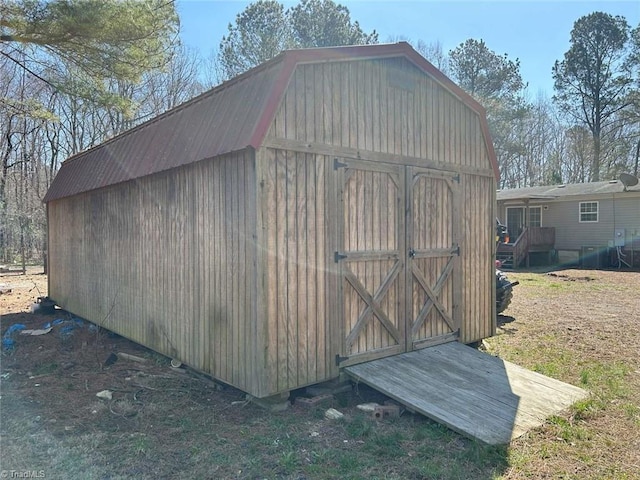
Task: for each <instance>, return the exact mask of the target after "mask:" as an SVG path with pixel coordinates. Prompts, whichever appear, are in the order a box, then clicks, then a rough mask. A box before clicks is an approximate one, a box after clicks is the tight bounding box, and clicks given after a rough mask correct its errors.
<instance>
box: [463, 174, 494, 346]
mask: <svg viewBox="0 0 640 480" xmlns="http://www.w3.org/2000/svg"><path fill="white" fill-rule="evenodd" d="M460 184H461V185H460V187H461V200H460V201H461V203H462V207H461V216H462V218H461V223H462V224H461V227H462V233H461V239H460V257H461V258H460V261H461V264H462V268H461V277H460V281H461V282H462V296H461V298H460V300H461V303H462V304H461V306H460V308H462V309H463V314H462V325H461V341H462V342H464V343H469V342H473V341H476V340H480V339H482V338H487V337H490V336H492V335H494V334H495V329H496V312H495V296H494V295H495V273H494V270H495V266H494V263H493V262H494V259H495V242H496V237H495V180H494V179H492V178H487V177H478V176H471V175H462V176H461V181H460Z"/></svg>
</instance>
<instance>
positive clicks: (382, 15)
mask: <svg viewBox="0 0 640 480" xmlns="http://www.w3.org/2000/svg"><path fill="white" fill-rule="evenodd" d="M334 1H336V0H334ZM250 3H251V2H246V1H240V0H235V1H229V0H225V1H222V0H178V2H177V5H178V12H179V14H180V20H181V26H182V33H181V37H182V40H183V42H184V43H185V44H186V45H188V46H190V47H193V48H196V49H197V50H199V51H200V53H201V54H202V55H203V56H207V55H209V54H210V52H211V51H212V50H213V49H215V48H217V46H218V45H219V44H220V40H221V39H222V36H223V35H225V34H226V33H227V31H228V30H227V26H228V24H229V23H233V22H234V21H235V18H236V15H237V14H238V13H240V12H242V11H243V10H244V9H245V8H246V6H247V5H249V4H250ZM281 3H283V4H284V5H285V7H290V6H293V5H295V4H296V3H298V2H289V1H284V2H281ZM336 3H340V4H342V5H345V6H346V7H347V8H348V9H349V11H350V13H351V19H352V21H353V20H357V21H358V22H359V23H360V26H361V27H362V28H363V30H365V31H366V32H370V31H372V30H374V29H375V30H376V31H377V32H378V34H379V40H380V42H381V43H384V42H387V41H389V39H390V38H391V39H396V38H398V37H404V38H406V39H408V40H411V41H415V42H417V41H418V40H422V41H424V42H425V43H432V42H440V43H441V45H442V47H443V50H444V51H445V52H448V51H449V50H451V49H453V48H455V47H456V46H458V45H459V44H460V43H462V42H464V41H465V40H467V39H468V38H475V39H483V40H484V41H485V43H486V44H487V46H488V47H489V48H490V49H491V50H494V51H495V52H496V53H498V54H505V53H506V54H507V55H508V56H509V58H510V59H516V58H518V59H519V60H520V67H521V73H522V77H523V79H524V81H525V82H528V84H529V89H528V91H529V93H530V94H531V95H532V96H535V95H537V94H538V93H539V92H543V93H545V94H547V95H548V96H551V95H552V94H553V79H552V77H551V67H552V66H553V62H554V61H555V60H560V59H562V57H563V54H564V52H566V51H567V49H568V47H569V37H570V33H571V28H572V27H573V23H574V22H575V21H576V20H577V19H578V18H580V17H581V16H583V15H587V14H589V13H591V12H594V11H603V12H606V13H610V14H612V15H622V16H624V17H625V18H626V19H627V22H629V24H630V25H632V26H637V25H638V24H639V23H640V1H638V0H633V1H631V0H625V1H615V0H611V1H606V0H604V1H603V0H600V1H574V0H565V1H550V0H543V1H537V2H531V1H519V0H510V1H506V0H503V1H487V2H485V1H475V2H470V1H458V0H452V1H444V0H440V1H435V0H413V1H403V0H398V1H389V0H368V1H365V0H355V1H348V0H343V1H339V0H337V1H336Z"/></svg>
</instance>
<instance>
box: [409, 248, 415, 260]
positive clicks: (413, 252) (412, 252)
mask: <svg viewBox="0 0 640 480" xmlns="http://www.w3.org/2000/svg"><path fill="white" fill-rule="evenodd" d="M415 256H416V251H415V250H414V249H413V248H410V249H409V258H413V257H415Z"/></svg>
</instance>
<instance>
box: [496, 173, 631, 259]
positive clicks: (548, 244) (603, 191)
mask: <svg viewBox="0 0 640 480" xmlns="http://www.w3.org/2000/svg"><path fill="white" fill-rule="evenodd" d="M497 202H498V210H497V214H498V218H499V219H500V220H501V221H502V222H503V223H506V225H507V228H508V231H509V236H510V243H508V244H506V245H500V246H499V247H498V253H497V256H498V258H499V259H501V260H502V261H503V262H504V263H505V265H506V267H519V266H529V265H543V264H560V265H579V266H582V267H588V268H607V267H621V268H638V267H640V185H637V184H636V185H634V186H625V185H623V183H622V182H621V181H620V180H611V181H606V182H594V183H578V184H567V185H554V186H544V187H528V188H516V189H508V190H499V191H498V193H497Z"/></svg>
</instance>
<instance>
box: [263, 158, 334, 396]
mask: <svg viewBox="0 0 640 480" xmlns="http://www.w3.org/2000/svg"><path fill="white" fill-rule="evenodd" d="M257 161H258V182H259V185H260V190H259V194H258V205H259V206H260V207H261V208H260V216H259V218H258V221H259V226H258V235H259V237H258V242H259V245H260V252H261V258H260V262H261V266H260V272H261V273H260V280H259V288H260V292H259V294H258V298H259V304H260V313H259V315H258V319H259V325H260V329H261V332H262V333H261V335H263V336H264V338H265V339H266V344H265V349H264V358H263V362H264V364H265V365H266V367H265V371H264V373H265V382H266V385H265V386H264V393H265V394H267V393H269V394H273V393H276V392H286V391H289V390H292V389H295V388H299V387H301V386H304V385H309V384H313V383H318V382H321V381H323V380H328V379H330V378H334V377H335V376H337V374H338V371H337V367H336V365H335V361H334V358H333V357H334V356H335V354H336V353H337V351H336V347H335V345H332V343H331V340H332V337H331V334H332V331H333V332H334V331H335V330H332V325H331V323H332V322H335V321H336V318H335V315H334V311H333V309H332V305H334V303H333V299H334V297H333V296H332V294H331V292H330V291H329V288H328V284H329V283H330V282H331V278H330V277H331V269H332V268H334V267H333V266H332V264H331V262H332V261H333V260H332V256H333V252H330V251H329V235H330V232H331V231H332V226H331V222H332V221H333V220H334V218H333V217H332V216H331V214H330V213H329V211H330V205H331V203H332V199H331V198H330V192H331V191H332V187H331V183H332V177H331V175H332V174H333V159H332V158H329V157H325V156H322V155H310V154H299V153H298V154H297V153H292V152H286V151H278V150H272V149H262V150H259V151H258V152H257Z"/></svg>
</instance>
